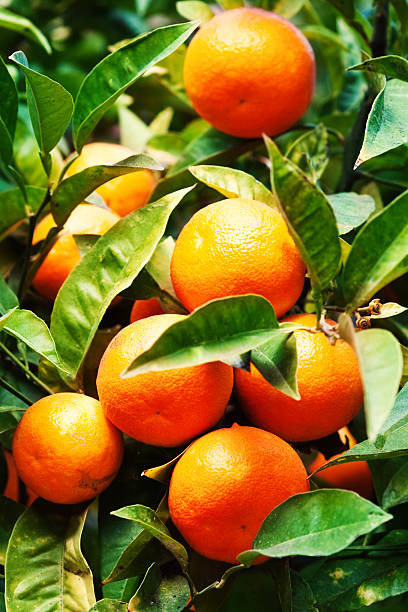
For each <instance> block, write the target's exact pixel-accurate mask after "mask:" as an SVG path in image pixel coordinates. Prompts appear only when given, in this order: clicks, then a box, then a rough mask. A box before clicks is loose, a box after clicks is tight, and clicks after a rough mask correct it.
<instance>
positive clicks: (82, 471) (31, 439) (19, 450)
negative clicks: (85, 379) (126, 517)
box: [13, 393, 123, 504]
mask: <svg viewBox="0 0 408 612" xmlns="http://www.w3.org/2000/svg"><path fill="white" fill-rule="evenodd" d="M13 456H14V460H15V462H16V466H17V470H18V473H19V475H20V478H21V479H22V480H23V482H24V483H25V484H26V485H27V487H29V488H30V489H31V490H32V491H33V492H35V493H37V495H39V496H40V497H43V498H44V499H48V500H49V501H51V502H54V503H57V504H76V503H79V502H83V501H85V500H88V499H91V498H93V497H95V495H98V494H99V493H101V491H103V490H104V489H106V487H107V486H108V485H109V484H110V483H111V482H112V480H113V479H114V478H115V476H116V474H117V472H118V470H119V467H120V464H121V462H122V457H123V440H122V434H121V433H120V432H119V431H118V430H117V429H116V428H115V427H114V426H113V425H112V423H110V422H109V421H108V420H107V419H106V417H105V415H104V414H103V410H102V407H101V405H100V403H99V402H98V401H97V400H95V399H94V398H92V397H88V396H86V395H81V394H79V393H55V394H54V395H49V396H47V397H43V398H42V399H40V400H39V401H38V402H36V403H35V404H33V405H32V406H31V407H30V408H28V410H27V411H26V412H25V413H24V415H23V418H22V419H21V421H20V422H19V424H18V426H17V429H16V432H15V434H14V439H13Z"/></svg>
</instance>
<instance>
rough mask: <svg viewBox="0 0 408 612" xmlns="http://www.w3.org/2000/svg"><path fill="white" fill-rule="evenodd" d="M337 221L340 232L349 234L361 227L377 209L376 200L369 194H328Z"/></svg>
mask: <svg viewBox="0 0 408 612" xmlns="http://www.w3.org/2000/svg"><path fill="white" fill-rule="evenodd" d="M327 199H328V200H329V203H330V206H331V207H332V209H333V212H334V215H335V217H336V221H337V227H338V230H339V234H340V235H342V234H347V232H350V231H351V230H352V229H354V228H356V227H359V226H360V225H362V224H363V223H364V222H365V221H367V219H368V217H369V216H370V215H371V214H372V213H373V212H374V211H375V202H374V200H373V198H372V197H371V196H369V195H360V194H358V193H334V194H333V195H329V196H327Z"/></svg>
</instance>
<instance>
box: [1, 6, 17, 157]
mask: <svg viewBox="0 0 408 612" xmlns="http://www.w3.org/2000/svg"><path fill="white" fill-rule="evenodd" d="M0 27H1V9H0ZM0 101H1V102H0V158H1V159H2V161H3V163H4V164H5V165H7V164H8V163H9V161H10V160H11V158H12V156H13V140H14V134H15V131H16V123H17V109H18V94H17V89H16V85H15V83H14V80H13V79H12V77H11V75H10V73H9V71H8V70H7V67H6V65H5V63H4V62H3V60H2V58H1V57H0Z"/></svg>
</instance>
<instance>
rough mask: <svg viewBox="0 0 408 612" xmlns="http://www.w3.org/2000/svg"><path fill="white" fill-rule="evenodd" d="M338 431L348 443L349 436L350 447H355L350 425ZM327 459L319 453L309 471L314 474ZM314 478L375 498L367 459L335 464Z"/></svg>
mask: <svg viewBox="0 0 408 612" xmlns="http://www.w3.org/2000/svg"><path fill="white" fill-rule="evenodd" d="M338 433H339V436H340V438H341V439H342V441H343V442H344V443H346V441H347V438H348V441H349V445H350V448H353V446H355V445H356V444H357V442H356V439H355V438H354V437H353V436H352V435H351V433H350V431H349V429H348V427H343V428H342V429H340V431H339V432H338ZM342 454H343V453H340V454H338V455H334V456H333V457H331V458H332V459H335V458H337V457H340V456H341V455H342ZM326 461H327V460H326V459H325V458H324V455H323V454H322V453H318V454H317V456H316V457H315V459H314V460H313V461H312V463H311V464H310V466H309V473H310V474H312V473H313V472H314V471H315V470H318V469H319V468H320V467H322V465H324V464H325V463H326ZM314 478H315V479H316V480H317V481H321V482H322V483H323V484H326V485H329V486H331V487H336V488H338V489H347V490H348V491H355V492H356V493H358V494H359V495H361V496H362V497H366V498H367V499H372V498H373V494H374V485H373V479H372V476H371V472H370V468H369V467H368V463H367V461H353V462H351V463H342V464H340V465H333V466H332V467H328V468H326V469H325V470H323V471H321V472H319V473H318V474H316V476H314Z"/></svg>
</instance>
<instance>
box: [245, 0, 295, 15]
mask: <svg viewBox="0 0 408 612" xmlns="http://www.w3.org/2000/svg"><path fill="white" fill-rule="evenodd" d="M252 3H253V4H254V5H255V6H257V7H259V8H263V9H265V10H267V11H273V12H274V13H277V14H278V15H282V17H286V19H290V18H291V17H293V16H294V15H296V13H298V12H299V11H300V9H301V8H302V6H303V5H304V4H305V0H256V1H255V2H252Z"/></svg>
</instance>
